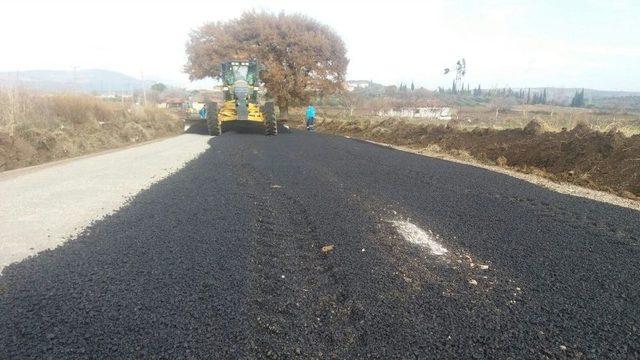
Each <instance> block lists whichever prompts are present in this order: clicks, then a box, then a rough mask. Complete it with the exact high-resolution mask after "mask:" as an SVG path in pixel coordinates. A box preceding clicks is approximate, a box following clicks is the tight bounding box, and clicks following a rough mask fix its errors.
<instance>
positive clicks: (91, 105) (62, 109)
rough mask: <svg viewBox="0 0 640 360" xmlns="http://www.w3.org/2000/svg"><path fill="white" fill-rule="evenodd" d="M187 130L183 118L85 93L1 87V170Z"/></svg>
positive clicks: (160, 110) (155, 109) (151, 108)
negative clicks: (16, 89) (75, 93)
mask: <svg viewBox="0 0 640 360" xmlns="http://www.w3.org/2000/svg"><path fill="white" fill-rule="evenodd" d="M181 132H182V122H181V120H180V119H179V117H178V116H176V115H175V114H172V113H170V112H167V111H165V110H163V109H157V108H153V107H150V106H148V107H142V106H136V105H133V104H123V103H120V102H112V101H107V100H102V99H98V98H95V97H91V96H85V95H60V94H58V95H46V94H39V93H34V92H29V91H15V90H7V91H3V90H0V171H4V170H10V169H15V168H19V167H24V166H30V165H36V164H41V163H45V162H49V161H53V160H59V159H64V158H69V157H73V156H78V155H84V154H88V153H91V152H96V151H100V150H106V149H112V148H117V147H121V146H125V145H129V144H133V143H138V142H143V141H147V140H152V139H155V138H161V137H166V136H170V135H175V134H179V133H181Z"/></svg>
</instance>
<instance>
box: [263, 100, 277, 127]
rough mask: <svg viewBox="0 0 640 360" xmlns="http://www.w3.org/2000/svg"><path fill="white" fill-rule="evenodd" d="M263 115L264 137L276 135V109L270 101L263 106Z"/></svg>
mask: <svg viewBox="0 0 640 360" xmlns="http://www.w3.org/2000/svg"><path fill="white" fill-rule="evenodd" d="M262 114H263V115H264V128H265V135H278V121H277V120H276V108H275V105H274V103H273V102H272V101H269V102H267V103H265V104H264V106H263V108H262Z"/></svg>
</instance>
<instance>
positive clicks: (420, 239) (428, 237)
mask: <svg viewBox="0 0 640 360" xmlns="http://www.w3.org/2000/svg"><path fill="white" fill-rule="evenodd" d="M391 223H392V224H393V225H394V226H395V227H396V230H398V233H400V235H402V237H404V239H405V240H407V241H408V242H410V243H412V244H417V245H420V246H425V247H428V248H429V250H430V251H431V253H432V254H433V255H444V254H446V253H447V249H445V248H444V246H442V245H441V244H439V243H438V242H437V241H436V236H435V235H433V234H432V233H431V231H429V232H427V231H425V230H423V229H421V228H419V227H418V226H416V225H415V224H412V223H410V222H408V221H391Z"/></svg>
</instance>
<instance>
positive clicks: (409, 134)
mask: <svg viewBox="0 0 640 360" xmlns="http://www.w3.org/2000/svg"><path fill="white" fill-rule="evenodd" d="M571 121H574V120H571ZM558 123H560V122H558ZM558 123H556V124H554V125H549V124H547V123H545V122H543V121H538V120H534V121H530V123H529V124H526V125H525V126H524V127H520V128H515V127H514V128H509V129H504V130H497V129H491V128H481V127H464V126H460V125H464V124H460V121H457V122H456V121H452V122H451V123H450V124H447V125H445V124H443V123H442V122H440V125H434V124H424V123H416V122H413V121H407V120H400V119H380V118H373V117H351V118H344V117H335V118H334V117H327V118H324V119H321V120H320V121H319V122H318V126H317V127H318V129H319V130H320V131H326V132H331V133H336V134H342V135H350V136H353V137H357V138H364V139H370V140H374V141H378V142H383V143H389V144H394V145H401V146H406V147H410V148H414V149H425V148H428V149H429V150H431V151H432V152H443V153H447V154H450V155H454V156H456V157H458V158H462V159H465V160H475V161H480V162H483V163H489V164H496V165H499V166H502V167H508V168H512V169H515V170H519V171H523V172H527V173H535V174H537V175H542V176H545V177H548V178H551V179H553V180H558V181H565V182H570V183H575V184H578V185H582V186H586V187H590V188H594V189H598V190H605V191H609V192H613V193H615V194H618V195H622V196H625V197H628V198H634V199H638V198H640V135H633V136H625V134H623V133H622V132H620V131H617V130H614V129H613V127H610V130H609V131H607V132H601V131H595V130H593V129H591V128H590V126H589V125H587V124H585V123H578V125H577V126H574V127H573V128H569V129H568V130H565V131H562V130H560V131H549V130H555V129H554V127H557V126H558V125H557V124H558ZM568 124H569V122H567V125H568ZM465 126H468V125H465ZM510 126H512V124H510ZM563 127H564V126H563Z"/></svg>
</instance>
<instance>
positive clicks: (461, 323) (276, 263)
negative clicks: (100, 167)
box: [0, 132, 640, 359]
mask: <svg viewBox="0 0 640 360" xmlns="http://www.w3.org/2000/svg"><path fill="white" fill-rule="evenodd" d="M211 145H212V147H211V148H210V149H209V150H207V152H206V153H204V154H203V155H202V156H200V157H199V158H197V159H196V160H194V161H192V162H190V163H189V164H188V165H187V166H186V167H185V168H184V169H183V170H181V171H180V172H178V173H176V174H175V175H172V176H170V177H169V178H167V179H165V180H162V181H161V182H159V183H157V184H156V185H154V186H152V187H151V188H150V189H148V190H145V191H143V192H142V193H140V194H139V195H137V196H136V197H135V198H133V199H132V201H131V202H130V203H129V204H128V205H127V206H125V207H124V208H123V209H121V210H120V211H118V212H117V213H115V214H114V215H112V216H109V217H107V218H106V219H104V220H101V221H98V222H96V223H95V224H93V225H92V226H91V227H90V228H89V229H88V230H87V231H85V232H84V233H83V234H81V235H80V236H78V237H77V239H74V240H71V241H69V242H67V243H66V244H64V245H63V246H60V247H58V248H57V249H55V250H51V251H46V252H43V253H41V254H39V255H38V256H35V257H32V258H29V259H27V260H25V261H22V262H20V263H18V264H14V265H11V266H9V267H8V268H6V269H5V270H4V272H3V274H2V276H0V358H1V359H13V358H17V359H19V358H55V359H74V358H168V359H179V358H221V359H222V358H380V359H389V358H517V359H520V358H638V357H640V332H639V328H640V291H639V290H640V221H639V220H640V216H639V215H640V214H639V213H638V212H634V211H632V210H627V209H623V208H618V207H615V206H611V205H605V204H601V203H597V202H593V201H589V200H585V199H580V198H575V197H571V196H567V195H560V194H557V193H553V192H550V191H547V190H544V189H542V188H539V187H536V186H533V185H531V184H529V183H526V182H522V181H519V180H516V179H513V178H510V177H507V176H504V175H501V174H496V173H491V172H489V171H486V170H482V169H478V168H474V167H469V166H463V165H459V164H454V163H448V162H445V161H441V160H437V159H429V158H425V157H421V156H418V155H412V154H406V153H402V152H399V151H394V150H389V149H386V148H382V147H378V146H375V145H371V144H367V143H362V142H358V141H354V140H348V139H343V138H339V137H332V136H324V135H320V134H308V133H299V132H295V133H293V134H287V135H282V136H278V137H265V136H261V135H248V134H245V135H239V134H234V133H226V134H224V135H223V136H221V137H218V138H215V139H213V140H212V141H211ZM132 166H135V164H133V165H132ZM389 220H409V221H411V222H412V223H414V224H416V225H419V226H421V227H423V228H425V229H429V230H430V231H432V232H433V233H434V234H436V235H437V236H438V237H439V239H440V242H441V243H442V244H443V245H444V246H445V247H447V248H448V249H449V253H447V254H446V255H445V256H442V257H435V256H432V255H430V254H429V253H428V251H426V250H425V249H423V248H420V247H417V246H415V245H411V244H409V243H407V242H405V241H404V240H403V239H402V238H400V236H399V235H398V234H397V232H396V231H395V229H394V228H393V225H392V224H391V223H389ZM325 245H334V248H333V250H332V251H329V252H326V253H325V252H323V251H322V250H321V248H322V247H323V246H325ZM481 265H488V268H485V266H481Z"/></svg>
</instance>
